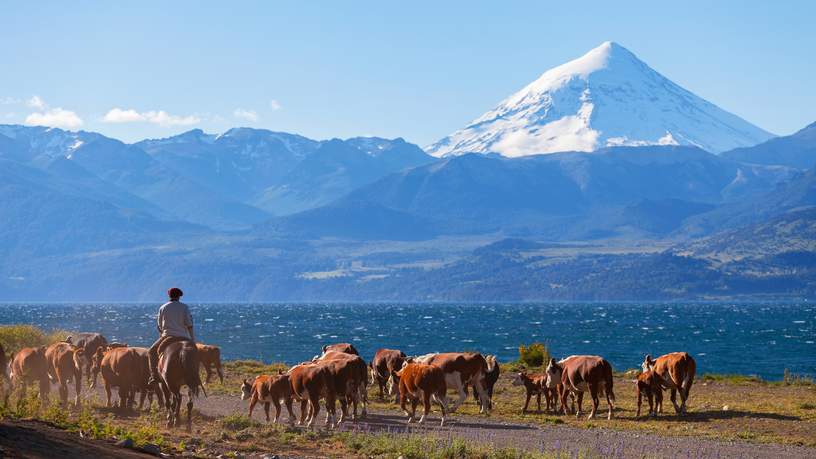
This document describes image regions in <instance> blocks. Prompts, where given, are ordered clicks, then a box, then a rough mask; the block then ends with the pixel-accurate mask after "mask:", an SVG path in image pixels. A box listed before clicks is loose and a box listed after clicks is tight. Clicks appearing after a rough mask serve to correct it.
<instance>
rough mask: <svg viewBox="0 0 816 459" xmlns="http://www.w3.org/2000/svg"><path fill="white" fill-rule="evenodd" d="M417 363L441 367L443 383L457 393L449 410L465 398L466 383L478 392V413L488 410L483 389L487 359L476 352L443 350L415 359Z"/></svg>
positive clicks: (485, 391)
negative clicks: (457, 397)
mask: <svg viewBox="0 0 816 459" xmlns="http://www.w3.org/2000/svg"><path fill="white" fill-rule="evenodd" d="M417 361H418V363H426V364H428V365H434V366H437V367H439V368H441V369H442V371H443V372H444V373H445V384H446V385H447V387H450V388H452V389H454V390H456V391H457V392H458V393H459V399H458V400H455V401H454V403H453V406H452V407H451V408H450V410H449V411H450V412H451V413H453V412H455V411H456V409H457V408H459V406H460V405H461V404H462V403H464V401H465V399H467V392H466V391H465V388H466V387H467V386H468V385H471V386H473V388H474V389H475V390H476V391H477V393H478V394H479V405H480V409H479V412H480V413H486V412H487V411H489V410H490V403H489V400H490V397H488V395H487V390H486V389H485V383H484V379H485V373H487V361H486V360H485V358H484V357H483V356H482V354H479V353H478V352H445V353H441V354H430V355H425V356H421V357H419V358H418V359H417Z"/></svg>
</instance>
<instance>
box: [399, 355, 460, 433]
mask: <svg viewBox="0 0 816 459" xmlns="http://www.w3.org/2000/svg"><path fill="white" fill-rule="evenodd" d="M395 376H396V377H397V378H399V392H400V408H401V409H402V411H403V412H404V413H405V415H406V416H408V422H409V423H411V422H414V416H415V415H416V407H417V405H418V404H419V399H420V398H421V399H422V404H423V407H424V412H423V414H422V417H420V418H419V423H420V424H422V423H423V422H425V417H426V416H428V413H429V412H430V411H431V399H433V400H434V401H435V402H437V403H439V406H440V407H442V421H441V422H440V424H439V425H440V426H444V425H445V416H446V414H447V412H448V398H447V395H446V392H447V389H448V387H447V384H446V383H445V380H446V379H447V378H446V375H445V372H444V370H442V368H440V367H438V366H435V365H426V364H422V363H409V364H407V365H405V366H404V367H403V368H402V369H401V370H400V371H398V372H396V373H395ZM406 400H410V401H411V412H410V413H409V412H408V410H407V409H406V408H405V402H406Z"/></svg>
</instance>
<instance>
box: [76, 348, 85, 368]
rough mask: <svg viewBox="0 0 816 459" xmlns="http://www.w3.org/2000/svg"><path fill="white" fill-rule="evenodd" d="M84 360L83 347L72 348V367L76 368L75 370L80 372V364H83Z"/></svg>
mask: <svg viewBox="0 0 816 459" xmlns="http://www.w3.org/2000/svg"><path fill="white" fill-rule="evenodd" d="M85 361H86V360H85V348H84V347H77V348H74V367H75V368H76V371H78V372H80V373H82V365H84V364H85Z"/></svg>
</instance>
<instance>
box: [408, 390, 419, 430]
mask: <svg viewBox="0 0 816 459" xmlns="http://www.w3.org/2000/svg"><path fill="white" fill-rule="evenodd" d="M417 405H419V398H416V397H413V396H412V397H411V415H410V416H408V423H409V424H410V423H412V422H414V416H416V407H417Z"/></svg>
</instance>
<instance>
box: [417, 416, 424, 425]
mask: <svg viewBox="0 0 816 459" xmlns="http://www.w3.org/2000/svg"><path fill="white" fill-rule="evenodd" d="M424 423H425V416H424V415H423V416H422V417H421V418H419V422H417V424H424Z"/></svg>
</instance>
